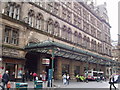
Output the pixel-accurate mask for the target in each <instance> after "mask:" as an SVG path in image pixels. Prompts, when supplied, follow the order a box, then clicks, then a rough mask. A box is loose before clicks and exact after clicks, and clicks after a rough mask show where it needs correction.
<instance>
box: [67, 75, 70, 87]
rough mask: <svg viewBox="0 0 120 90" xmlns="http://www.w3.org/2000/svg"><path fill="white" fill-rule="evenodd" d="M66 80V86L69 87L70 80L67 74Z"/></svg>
mask: <svg viewBox="0 0 120 90" xmlns="http://www.w3.org/2000/svg"><path fill="white" fill-rule="evenodd" d="M66 80H67V85H69V80H70V76H69V74H67V77H66Z"/></svg>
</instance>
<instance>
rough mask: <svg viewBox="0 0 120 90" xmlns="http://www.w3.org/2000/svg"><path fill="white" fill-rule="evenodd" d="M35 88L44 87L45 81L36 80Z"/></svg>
mask: <svg viewBox="0 0 120 90" xmlns="http://www.w3.org/2000/svg"><path fill="white" fill-rule="evenodd" d="M34 88H35V89H37V88H43V81H40V80H39V81H34Z"/></svg>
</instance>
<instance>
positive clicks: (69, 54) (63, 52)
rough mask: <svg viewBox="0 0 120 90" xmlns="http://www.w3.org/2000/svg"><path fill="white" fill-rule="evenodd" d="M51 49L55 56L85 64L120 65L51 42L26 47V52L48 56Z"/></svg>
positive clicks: (74, 48)
mask: <svg viewBox="0 0 120 90" xmlns="http://www.w3.org/2000/svg"><path fill="white" fill-rule="evenodd" d="M50 49H54V54H55V56H61V57H65V58H70V59H75V60H80V61H84V62H87V61H88V62H90V63H99V64H102V65H109V66H111V65H112V63H116V64H117V65H118V64H119V62H116V61H114V60H112V59H109V58H106V57H103V56H100V55H96V54H94V53H91V52H88V51H84V50H81V49H79V48H76V47H72V46H69V45H65V44H62V43H59V42H55V41H51V40H47V41H43V42H40V43H36V44H29V45H27V46H25V50H27V51H35V52H40V53H47V54H50V52H49V50H50Z"/></svg>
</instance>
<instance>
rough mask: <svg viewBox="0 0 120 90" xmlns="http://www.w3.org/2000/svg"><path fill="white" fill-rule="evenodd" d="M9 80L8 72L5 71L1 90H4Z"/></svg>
mask: <svg viewBox="0 0 120 90" xmlns="http://www.w3.org/2000/svg"><path fill="white" fill-rule="evenodd" d="M9 80H10V78H9V75H8V71H5V73H4V74H3V76H2V81H3V88H5V85H6V87H7V84H8V82H9Z"/></svg>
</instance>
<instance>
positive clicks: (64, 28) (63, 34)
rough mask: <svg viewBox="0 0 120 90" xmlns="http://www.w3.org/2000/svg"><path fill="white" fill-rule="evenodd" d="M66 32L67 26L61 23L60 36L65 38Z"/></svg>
mask: <svg viewBox="0 0 120 90" xmlns="http://www.w3.org/2000/svg"><path fill="white" fill-rule="evenodd" d="M67 34H68V33H67V27H66V26H65V25H63V27H62V31H61V36H62V38H64V39H67V36H68V35H67Z"/></svg>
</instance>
